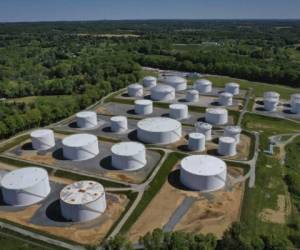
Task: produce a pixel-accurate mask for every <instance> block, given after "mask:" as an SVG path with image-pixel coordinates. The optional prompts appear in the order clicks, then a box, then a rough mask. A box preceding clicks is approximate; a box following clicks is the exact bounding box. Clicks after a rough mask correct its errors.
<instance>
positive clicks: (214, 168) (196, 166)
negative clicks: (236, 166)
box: [181, 155, 227, 176]
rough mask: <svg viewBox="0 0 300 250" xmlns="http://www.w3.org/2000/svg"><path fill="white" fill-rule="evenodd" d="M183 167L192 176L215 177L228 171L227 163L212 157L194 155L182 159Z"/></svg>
mask: <svg viewBox="0 0 300 250" xmlns="http://www.w3.org/2000/svg"><path fill="white" fill-rule="evenodd" d="M181 167H182V168H183V169H184V170H185V171H187V172H189V173H192V174H195V175H200V176H213V175H217V174H220V173H222V172H224V171H226V168H227V167H226V163H225V162H224V161H222V160H221V159H219V158H217V157H214V156H210V155H192V156H187V157H185V158H183V159H182V161H181Z"/></svg>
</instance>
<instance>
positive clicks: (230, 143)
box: [218, 136, 237, 156]
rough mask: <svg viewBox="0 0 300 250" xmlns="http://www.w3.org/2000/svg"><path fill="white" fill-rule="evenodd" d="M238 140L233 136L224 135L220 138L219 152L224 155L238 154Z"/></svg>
mask: <svg viewBox="0 0 300 250" xmlns="http://www.w3.org/2000/svg"><path fill="white" fill-rule="evenodd" d="M236 144H237V143H236V141H235V139H234V138H232V137H227V136H223V137H220V138H219V145H218V153H219V154H220V155H223V156H234V155H236Z"/></svg>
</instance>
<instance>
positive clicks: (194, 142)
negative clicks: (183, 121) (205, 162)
mask: <svg viewBox="0 0 300 250" xmlns="http://www.w3.org/2000/svg"><path fill="white" fill-rule="evenodd" d="M188 148H189V150H191V151H200V152H201V151H204V150H205V135H204V134H201V133H190V134H189V145H188Z"/></svg>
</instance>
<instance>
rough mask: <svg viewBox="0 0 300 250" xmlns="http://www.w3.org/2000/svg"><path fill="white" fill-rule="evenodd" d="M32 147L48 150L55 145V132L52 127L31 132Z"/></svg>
mask: <svg viewBox="0 0 300 250" xmlns="http://www.w3.org/2000/svg"><path fill="white" fill-rule="evenodd" d="M30 137H31V142H32V147H33V149H35V150H38V151H41V150H48V149H50V148H53V147H54V146H55V138H54V133H53V131H52V130H51V129H38V130H35V131H33V132H32V133H31V134H30Z"/></svg>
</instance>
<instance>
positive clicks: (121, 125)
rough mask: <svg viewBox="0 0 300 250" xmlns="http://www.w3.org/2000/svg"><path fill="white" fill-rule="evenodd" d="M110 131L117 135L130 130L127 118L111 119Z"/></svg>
mask: <svg viewBox="0 0 300 250" xmlns="http://www.w3.org/2000/svg"><path fill="white" fill-rule="evenodd" d="M110 129H111V131H112V132H115V133H123V132H126V131H127V130H128V122H127V117H126V116H113V117H111V118H110Z"/></svg>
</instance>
